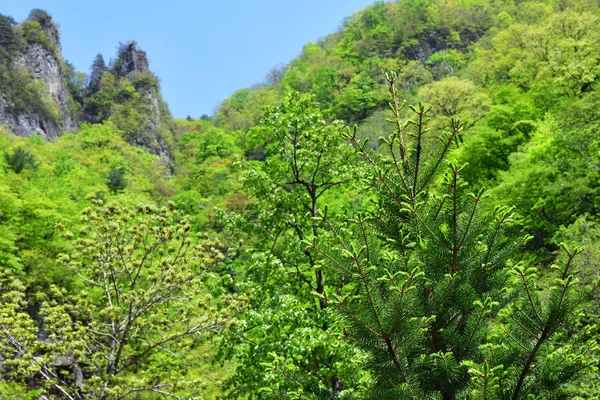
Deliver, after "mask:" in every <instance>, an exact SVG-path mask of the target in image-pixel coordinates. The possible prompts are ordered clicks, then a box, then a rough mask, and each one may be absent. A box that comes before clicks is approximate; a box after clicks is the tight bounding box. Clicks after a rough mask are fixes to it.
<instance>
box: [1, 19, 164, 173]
mask: <svg viewBox="0 0 600 400" xmlns="http://www.w3.org/2000/svg"><path fill="white" fill-rule="evenodd" d="M59 36H60V35H59V32H58V29H57V25H56V23H55V22H54V21H53V20H52V17H51V16H50V15H49V14H48V13H47V12H45V11H42V10H33V11H32V12H31V14H30V15H29V17H28V18H27V19H26V20H25V21H24V22H23V23H22V24H16V23H15V21H14V20H13V19H12V18H10V17H6V16H3V15H2V14H0V125H3V126H5V127H8V129H9V130H10V131H12V132H14V133H15V134H17V135H19V136H30V135H40V136H42V137H44V138H45V139H46V140H50V139H53V138H55V137H57V136H60V135H61V134H62V133H63V132H65V131H76V129H77V127H78V125H79V124H80V123H103V122H110V123H112V124H113V125H114V126H115V127H116V128H117V129H118V130H119V132H121V133H122V135H123V137H124V138H125V139H126V140H128V141H129V142H130V143H132V144H135V145H138V146H140V147H142V148H143V149H144V150H145V151H146V152H148V153H151V154H154V155H157V156H158V157H159V159H160V161H161V163H162V164H163V165H165V166H167V167H168V168H169V169H170V168H171V165H172V156H171V148H170V147H171V146H172V144H171V145H169V143H172V140H171V138H172V130H173V128H172V120H171V115H170V112H169V109H168V106H167V105H166V103H165V102H164V101H163V100H162V97H161V94H160V85H159V81H158V78H157V77H156V76H155V75H154V74H153V73H152V72H151V71H150V69H149V64H148V58H147V56H146V53H145V52H144V51H142V50H140V49H139V48H138V46H137V44H136V43H135V42H127V43H125V44H122V45H121V46H120V47H119V51H118V54H117V57H116V59H115V60H113V61H112V62H111V65H110V66H109V67H107V66H106V65H104V60H103V58H102V56H101V55H98V57H97V58H96V60H95V61H94V63H93V65H92V73H91V74H90V76H89V79H87V82H81V79H74V78H75V77H77V76H78V75H77V73H75V71H74V70H73V68H72V67H71V66H70V65H68V63H66V62H65V61H64V60H63V59H62V56H61V45H60V37H59ZM80 75H81V74H80Z"/></svg>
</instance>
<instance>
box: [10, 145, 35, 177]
mask: <svg viewBox="0 0 600 400" xmlns="http://www.w3.org/2000/svg"><path fill="white" fill-rule="evenodd" d="M4 162H6V167H5V169H7V168H8V169H11V170H12V171H13V172H14V173H15V174H20V173H21V172H22V171H23V170H24V169H28V168H29V169H36V168H37V166H38V165H37V162H36V159H35V157H34V155H33V154H31V153H30V152H29V151H27V150H25V149H24V148H22V147H19V148H17V149H15V150H14V151H13V152H12V153H7V152H5V153H4Z"/></svg>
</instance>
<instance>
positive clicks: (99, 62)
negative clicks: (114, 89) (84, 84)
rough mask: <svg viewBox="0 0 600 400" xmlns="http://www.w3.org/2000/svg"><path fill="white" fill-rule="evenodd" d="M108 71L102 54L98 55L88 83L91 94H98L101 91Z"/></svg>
mask: <svg viewBox="0 0 600 400" xmlns="http://www.w3.org/2000/svg"><path fill="white" fill-rule="evenodd" d="M106 71H107V68H106V63H105V62H104V57H102V54H100V53H98V54H97V55H96V58H94V62H93V63H92V68H91V71H90V79H89V82H88V91H89V92H90V94H93V93H96V92H98V90H100V82H101V80H102V76H104V74H105V73H106Z"/></svg>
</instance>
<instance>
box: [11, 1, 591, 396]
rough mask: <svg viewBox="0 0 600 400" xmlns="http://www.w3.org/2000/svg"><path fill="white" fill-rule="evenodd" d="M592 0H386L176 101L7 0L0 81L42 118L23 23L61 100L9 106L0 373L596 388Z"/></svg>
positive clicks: (14, 387) (121, 58)
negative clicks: (64, 44) (18, 125)
mask: <svg viewBox="0 0 600 400" xmlns="http://www.w3.org/2000/svg"><path fill="white" fill-rule="evenodd" d="M599 19H600V7H599V6H598V4H597V3H594V2H591V1H587V0H552V1H546V2H540V1H536V0H532V1H519V2H515V1H501V2H492V1H488V0H400V1H390V2H381V1H380V2H376V3H374V4H373V5H372V6H370V7H368V8H366V9H364V10H362V11H359V12H357V13H355V14H354V15H352V16H350V17H348V18H347V19H346V20H345V21H344V22H343V25H342V27H341V28H340V29H339V31H338V32H335V33H333V34H330V35H328V36H326V37H324V38H323V39H321V40H319V41H318V42H316V43H308V44H306V45H305V46H304V48H303V49H302V52H301V53H300V55H299V56H298V57H297V58H296V59H295V60H293V61H292V62H290V63H289V65H287V66H284V67H276V68H274V69H273V70H272V71H270V72H269V73H268V74H267V76H266V78H265V82H263V83H260V84H257V85H255V86H253V87H251V88H243V89H240V90H238V91H237V92H235V93H233V94H232V95H231V96H230V97H229V98H227V99H225V100H223V101H222V102H221V104H220V105H219V106H218V107H217V109H216V111H215V114H214V115H213V116H203V117H201V118H199V119H195V118H192V117H188V118H187V119H185V120H183V119H182V120H179V119H172V118H171V117H170V113H169V111H168V108H167V107H166V104H165V103H164V102H163V101H162V99H161V97H160V86H159V82H158V79H157V77H156V76H154V75H153V74H152V73H151V72H150V71H149V70H148V69H147V60H146V58H145V53H143V52H142V51H141V50H139V49H137V47H136V44H135V42H128V43H125V44H121V45H120V47H119V51H118V54H117V58H116V59H115V60H112V61H110V62H108V63H107V62H105V61H104V58H103V57H102V55H98V56H97V57H96V58H95V59H94V60H93V63H92V64H91V70H90V71H89V75H87V76H86V75H84V74H82V73H78V72H76V71H74V69H73V68H72V67H71V66H70V65H69V64H68V63H67V62H64V61H62V59H60V55H59V53H60V47H59V46H57V43H58V42H57V41H58V39H59V37H58V36H59V35H58V30H57V29H56V25H55V24H54V22H53V21H52V18H51V16H50V15H49V14H48V13H46V12H45V11H42V10H34V11H32V13H31V15H30V17H29V18H28V19H27V20H26V21H24V22H23V23H21V24H17V23H16V21H14V20H13V19H12V18H10V17H8V16H4V15H0V92H1V97H2V99H0V100H1V101H0V105H3V104H8V105H10V107H9V108H10V110H9V111H11V110H12V111H14V110H18V111H19V112H26V113H29V114H31V115H34V114H35V115H43V116H45V117H47V118H49V120H50V121H55V122H56V123H57V124H58V125H60V121H61V118H63V117H64V115H63V114H62V113H63V111H61V110H58V109H57V106H56V104H54V103H53V101H52V99H51V98H49V97H48V95H47V93H46V89H47V88H46V87H45V86H44V84H43V81H42V80H40V79H37V78H35V77H34V76H33V75H32V74H31V73H30V72H29V71H28V70H27V69H26V68H23V67H22V66H20V65H19V64H18V63H17V62H16V60H17V59H18V58H19V55H20V54H22V53H23V52H24V51H27V50H28V49H31V48H34V47H36V48H37V47H39V46H41V47H42V48H44V49H46V50H48V51H50V52H51V53H52V54H54V55H56V56H57V57H58V58H59V59H60V69H61V73H62V75H63V77H62V79H64V81H65V82H67V84H68V92H69V93H68V95H69V105H68V107H67V110H68V113H70V115H71V117H72V118H73V119H74V120H76V121H77V122H78V124H79V127H78V128H77V129H76V131H74V132H73V133H64V134H63V135H62V136H61V137H59V138H56V139H55V140H53V141H51V142H46V141H44V139H43V138H41V137H40V136H35V135H30V136H29V137H17V136H14V135H13V134H11V133H10V129H11V127H3V128H0V153H2V157H0V165H1V167H2V168H0V289H1V292H0V346H1V347H0V398H24V399H26V398H32V399H33V398H38V397H40V396H47V397H49V398H67V399H78V398H105V399H113V398H114V399H118V398H132V399H133V398H135V399H155V398H156V399H157V398H164V397H165V396H171V397H174V398H240V399H248V398H249V399H266V398H278V399H279V398H304V399H316V398H319V399H320V398H323V399H342V398H356V399H367V398H373V399H384V398H393V399H397V398H432V399H439V398H442V399H459V398H473V399H480V398H481V399H508V398H511V399H515V400H516V399H521V398H528V397H527V396H530V397H531V398H594V396H599V395H600V371H599V370H598V365H597V359H598V354H599V352H598V348H597V345H596V340H597V338H598V334H597V333H596V330H595V327H594V324H596V323H597V320H598V318H599V316H600V309H599V307H598V306H599V303H598V302H599V298H598V292H593V291H592V290H591V289H592V287H593V286H594V284H595V283H597V280H598V277H599V273H598V271H599V265H600V264H599V263H600V257H599V255H598V250H597V249H598V248H599V247H600V227H599V225H598V213H599V210H600V207H599V204H600V203H599V202H598V200H597V198H598V196H597V195H598V188H599V187H600V186H599V185H600V180H599V177H600V175H599V171H600V155H599V149H600V147H599V146H600V144H599V141H598V135H597V132H598V129H599V124H600V122H599V121H600V114H599V111H598V110H599V109H600V108H599V106H600V94H599V92H598V86H597V80H598V74H599V73H600V68H599V66H600V60H599V59H598V57H599V56H598V54H599V53H598V51H597V47H598V43H600V28H599V26H600V24H599V23H598V22H599ZM144 60H146V65H144ZM389 70H396V71H397V73H396V74H392V75H388V79H386V72H387V71H389ZM390 85H391V86H392V87H391V92H390V91H389V89H390ZM390 94H391V98H390V97H389V95H390ZM403 99H406V100H407V102H408V103H409V104H415V106H413V107H404V106H403V102H402V100H403ZM430 106H431V107H430ZM390 122H391V123H390ZM346 125H350V126H351V128H346V127H345V126H346ZM380 138H381V140H379V139H380ZM484 188H485V189H484ZM90 201H91V202H92V204H91V205H90ZM207 235H208V236H207ZM563 242H564V243H567V245H563V244H562V243H563ZM588 294H589V296H588ZM594 360H596V363H595V364H594Z"/></svg>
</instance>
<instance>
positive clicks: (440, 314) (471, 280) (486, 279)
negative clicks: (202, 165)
mask: <svg viewBox="0 0 600 400" xmlns="http://www.w3.org/2000/svg"><path fill="white" fill-rule="evenodd" d="M388 82H389V84H390V95H391V102H390V107H391V110H392V112H393V113H394V116H395V117H394V119H393V122H394V126H395V128H396V131H395V132H394V133H393V134H392V135H389V136H387V137H384V138H382V139H381V140H382V142H383V143H384V145H385V146H386V147H387V149H388V150H389V154H390V157H382V156H376V155H375V154H374V153H373V151H372V150H371V149H370V148H369V147H368V146H367V143H366V141H364V142H359V141H358V140H357V138H356V135H355V133H354V132H352V131H349V132H348V134H347V139H348V140H350V141H351V142H352V143H353V144H354V147H355V148H356V149H357V151H358V152H359V153H360V154H361V155H362V156H363V158H364V159H365V160H366V164H367V166H368V168H369V170H370V180H369V183H370V188H371V189H372V191H373V192H374V193H376V194H377V198H378V200H377V201H378V207H377V208H376V211H374V212H372V213H368V214H359V215H358V216H357V217H356V218H354V219H353V220H351V221H349V222H348V224H346V225H343V226H336V225H335V224H334V223H332V222H330V221H329V219H328V217H327V216H326V215H322V218H321V222H320V223H322V224H327V225H328V226H329V231H330V232H331V233H332V234H333V236H334V237H336V240H335V241H333V243H332V242H323V241H321V240H306V241H305V243H306V244H307V246H308V247H309V249H311V251H312V252H313V254H315V256H319V257H320V258H321V259H323V260H324V262H323V265H324V267H325V268H327V271H330V273H332V274H334V276H335V275H337V276H339V277H340V278H344V279H345V280H346V282H348V285H347V286H346V287H345V288H344V289H345V290H342V291H341V292H339V293H330V294H327V301H328V302H329V304H332V305H335V306H336V307H337V309H338V311H339V313H340V315H341V316H342V318H343V321H344V325H345V329H344V332H343V334H340V336H341V338H343V339H342V340H345V341H348V342H349V343H351V344H352V345H354V346H356V347H357V348H360V349H361V350H363V351H364V352H366V353H367V354H368V355H369V357H368V358H367V362H366V363H365V368H367V369H368V370H369V371H370V373H371V376H372V378H373V379H372V382H371V384H370V385H369V388H368V390H365V391H364V392H363V393H361V398H368V399H417V398H418V399H434V398H435V399H440V398H441V399H444V400H454V399H458V398H472V399H512V400H519V399H524V398H566V397H570V393H569V389H568V387H567V386H566V383H568V382H569V381H571V380H574V379H576V378H578V377H581V376H583V375H584V374H585V373H586V372H588V371H589V369H590V368H591V366H592V364H593V355H592V354H593V350H594V349H597V344H596V342H595V340H594V339H593V328H591V327H586V326H584V327H582V328H581V329H580V330H579V331H578V332H577V333H574V332H569V331H568V330H567V328H568V327H569V326H570V322H572V320H573V319H574V317H576V311H575V310H576V308H577V305H578V304H579V303H580V301H581V300H582V297H583V295H582V292H583V291H582V290H581V289H580V288H579V287H578V281H577V278H576V276H577V271H576V270H575V267H574V264H573V258H574V257H575V256H576V255H577V254H578V253H579V252H580V251H581V249H579V248H569V247H567V246H563V250H564V254H565V256H564V260H562V262H561V263H560V264H559V265H557V266H554V267H553V269H554V270H555V274H556V275H555V279H554V280H553V281H552V283H551V285H550V288H549V290H548V292H547V293H548V295H547V296H540V295H539V294H538V292H537V290H536V286H535V282H536V271H535V268H530V267H526V266H523V265H520V264H517V265H511V263H510V260H509V259H508V257H509V256H510V254H511V251H512V250H513V249H514V248H515V247H516V246H518V245H519V243H518V242H514V241H512V240H510V238H508V237H507V236H506V234H505V232H506V229H507V226H508V225H509V223H510V218H511V210H510V209H505V208H500V209H496V210H495V211H494V212H493V213H489V212H486V211H485V206H484V203H485V199H486V196H485V194H484V191H483V190H481V191H479V192H477V193H468V191H467V185H466V183H465V182H464V181H463V180H462V179H461V177H460V171H461V168H460V167H458V166H456V165H450V168H449V169H448V170H447V172H446V173H445V175H444V180H443V183H442V184H441V186H439V187H436V188H435V189H436V190H435V192H434V191H433V188H434V182H435V179H436V175H437V173H438V171H439V170H440V169H442V166H443V165H444V157H445V155H446V153H447V151H448V149H449V148H450V147H451V144H452V143H453V141H454V140H455V137H456V135H458V134H459V132H460V131H461V130H462V129H463V124H462V123H461V122H460V121H458V120H453V123H452V131H451V132H449V133H446V134H443V135H442V136H441V137H440V142H439V144H438V145H437V146H435V147H433V148H428V146H425V144H426V143H430V142H429V139H428V138H427V137H428V135H429V132H428V131H429V130H428V128H427V122H428V113H429V108H426V107H425V106H424V105H423V104H421V103H419V105H418V106H416V107H411V110H412V112H413V115H414V119H413V120H410V121H402V120H400V118H399V115H400V110H401V107H402V105H401V103H399V101H398V99H397V91H396V89H395V82H396V75H395V74H390V75H388ZM271 368H272V371H274V372H276V373H278V374H280V375H281V376H283V377H285V379H286V380H288V381H291V382H294V383H295V384H296V390H293V391H289V392H287V393H284V394H285V395H287V396H291V397H293V398H303V399H316V398H321V399H331V398H337V394H335V393H334V394H333V396H334V397H332V393H331V392H329V393H327V392H326V391H321V394H318V393H317V391H315V390H314V389H313V388H312V387H311V385H310V384H309V383H305V382H307V380H306V379H304V378H303V377H302V376H300V375H299V374H298V371H297V370H295V369H293V368H288V366H287V365H286V362H285V360H284V359H283V358H279V357H276V358H275V361H274V362H273V363H272V364H271ZM278 395H281V394H278ZM342 395H343V393H342ZM571 395H572V393H571Z"/></svg>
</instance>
